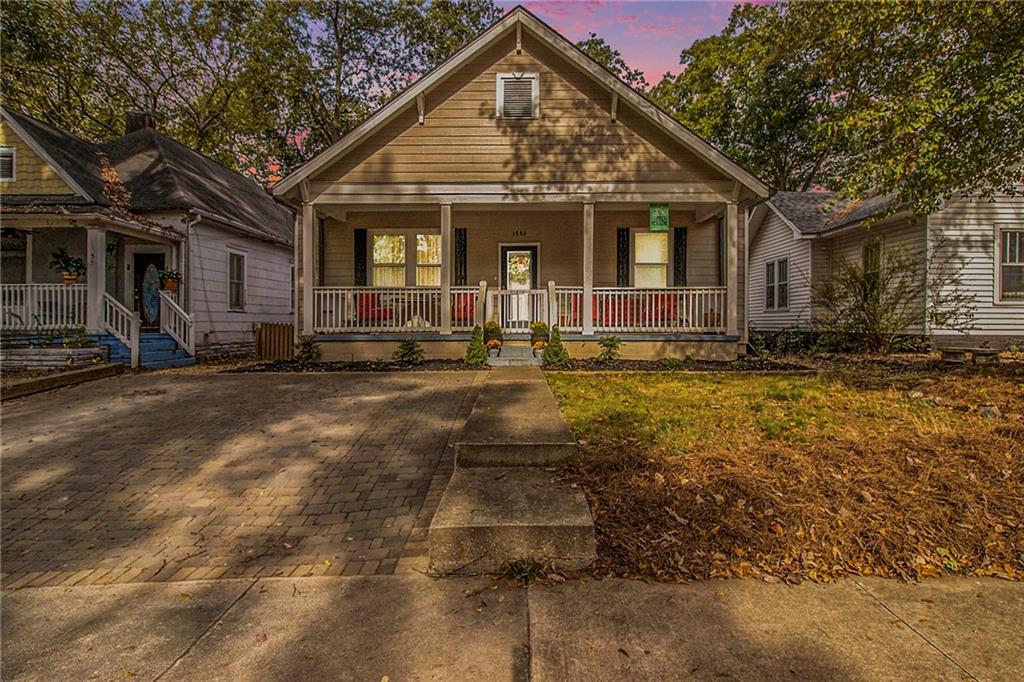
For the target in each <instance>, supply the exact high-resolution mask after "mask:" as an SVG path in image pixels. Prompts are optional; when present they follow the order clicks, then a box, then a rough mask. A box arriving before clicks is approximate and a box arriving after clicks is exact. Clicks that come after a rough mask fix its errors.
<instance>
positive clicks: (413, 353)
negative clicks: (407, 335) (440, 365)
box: [391, 339, 427, 365]
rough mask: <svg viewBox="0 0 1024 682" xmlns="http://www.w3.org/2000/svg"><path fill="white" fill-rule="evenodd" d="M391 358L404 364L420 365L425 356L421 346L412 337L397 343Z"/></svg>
mask: <svg viewBox="0 0 1024 682" xmlns="http://www.w3.org/2000/svg"><path fill="white" fill-rule="evenodd" d="M391 359H392V360H394V361H395V362H400V363H403V364H406V365H422V364H423V362H424V360H426V359H427V356H426V353H424V352H423V346H421V345H420V344H419V343H417V342H415V341H413V340H412V339H406V340H405V341H402V342H401V343H399V344H398V349H397V350H395V352H394V354H393V355H392V356H391Z"/></svg>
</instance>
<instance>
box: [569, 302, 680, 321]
mask: <svg viewBox="0 0 1024 682" xmlns="http://www.w3.org/2000/svg"><path fill="white" fill-rule="evenodd" d="M593 300H594V306H593V319H594V324H595V325H597V326H614V327H635V326H637V325H638V324H639V323H642V322H645V321H648V322H653V323H655V326H658V325H666V324H677V323H678V322H679V305H678V300H677V299H676V297H675V296H674V295H672V294H655V295H654V296H653V297H652V300H651V301H650V304H651V305H650V307H649V308H648V301H644V300H642V299H640V300H629V299H624V298H623V299H616V298H613V297H610V296H608V297H605V298H604V306H603V308H602V306H601V304H600V300H599V298H598V294H594V299H593ZM571 305H572V319H574V320H581V319H583V313H582V311H581V310H580V306H581V305H582V295H580V294H573V295H572V298H571Z"/></svg>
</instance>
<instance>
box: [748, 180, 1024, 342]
mask: <svg viewBox="0 0 1024 682" xmlns="http://www.w3.org/2000/svg"><path fill="white" fill-rule="evenodd" d="M891 208H892V199H891V198H890V197H888V196H884V195H879V196H875V197H871V198H867V199H863V200H859V201H855V202H851V201H846V200H843V201H836V200H835V195H834V194H833V193H831V192H777V193H776V194H774V195H773V196H772V197H771V198H770V199H768V200H767V201H765V202H762V203H760V204H758V205H757V206H756V207H754V208H753V209H752V210H751V215H750V221H749V222H750V231H749V235H750V243H749V254H750V257H749V268H748V270H747V272H748V273H749V274H748V279H747V284H748V287H747V295H748V297H749V298H748V301H747V305H748V310H749V311H750V312H749V319H750V328H751V329H752V330H753V329H757V330H764V331H781V330H784V329H800V330H813V329H814V322H815V316H814V310H813V306H812V304H811V289H812V286H814V285H815V284H817V283H818V282H821V281H823V280H824V279H826V278H828V277H829V276H830V274H831V272H832V268H833V266H834V264H835V263H837V262H839V260H840V259H846V260H848V261H851V262H863V260H864V259H865V258H868V259H879V262H880V260H881V256H882V254H883V253H884V252H886V251H887V250H889V249H896V248H902V249H905V250H906V251H907V252H908V253H911V254H918V255H919V256H920V258H921V259H922V261H924V260H926V259H927V257H928V254H929V253H933V252H934V256H935V257H936V259H937V261H939V262H951V263H960V264H962V265H963V271H962V279H963V285H964V288H965V289H966V290H967V291H968V292H969V293H970V294H972V295H973V298H974V303H975V306H976V308H975V313H976V320H975V327H974V329H973V330H972V331H971V333H970V339H969V340H968V339H965V337H964V335H962V334H960V333H958V332H955V331H952V330H948V329H929V328H926V326H927V323H926V322H924V318H925V316H924V314H923V312H924V309H923V307H922V315H921V318H922V324H920V325H915V326H913V327H911V328H908V329H907V332H908V333H924V334H928V335H930V336H931V337H932V339H933V341H934V343H936V344H937V345H957V344H963V343H967V342H969V343H977V342H981V341H989V342H990V343H992V344H993V345H995V346H1002V345H1009V344H1010V343H1014V342H1017V343H1020V342H1021V341H1024V197H1021V196H1015V197H1014V196H999V197H996V198H995V199H987V198H980V197H978V198H975V197H957V198H954V199H950V200H948V201H946V202H944V203H943V205H942V208H941V209H940V210H938V211H935V212H933V213H931V214H929V215H925V216H921V215H913V214H912V213H911V212H910V211H907V210H902V209H900V208H897V209H896V210H895V211H893V212H892V214H891V215H889V216H888V217H886V218H884V219H881V220H878V221H876V222H875V223H874V224H873V225H871V226H870V227H865V226H864V221H865V220H867V219H868V218H871V217H874V216H878V215H881V214H884V213H887V212H889V210H890V209H891ZM939 244H941V245H942V246H941V248H940V247H938V246H936V245H939ZM930 245H931V246H930ZM933 247H934V248H933ZM927 269H928V268H927V267H922V269H921V270H922V276H925V275H926V272H927ZM924 305H926V303H925V302H922V306H924Z"/></svg>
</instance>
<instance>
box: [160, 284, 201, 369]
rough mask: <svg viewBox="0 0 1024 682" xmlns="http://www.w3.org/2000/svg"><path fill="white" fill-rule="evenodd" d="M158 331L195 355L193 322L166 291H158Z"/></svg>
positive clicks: (194, 328)
mask: <svg viewBox="0 0 1024 682" xmlns="http://www.w3.org/2000/svg"><path fill="white" fill-rule="evenodd" d="M160 331H161V332H163V333H165V334H168V335H169V336H170V337H171V338H172V339H174V340H175V341H177V342H178V345H179V346H181V347H182V348H184V349H185V350H186V351H188V354H189V355H195V353H196V327H195V323H194V322H193V321H192V318H191V317H190V316H189V314H188V313H186V312H185V310H184V309H183V308H182V307H181V306H180V305H178V304H177V302H175V300H174V299H173V298H171V296H170V294H168V293H167V292H166V291H161V292H160Z"/></svg>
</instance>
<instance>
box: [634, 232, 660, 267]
mask: <svg viewBox="0 0 1024 682" xmlns="http://www.w3.org/2000/svg"><path fill="white" fill-rule="evenodd" d="M634 248H635V250H636V253H635V260H636V262H637V263H668V233H661V232H654V233H649V232H637V233H636V242H635V245H634Z"/></svg>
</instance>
